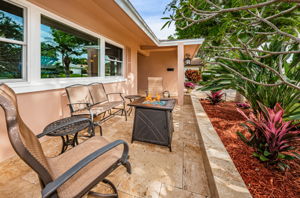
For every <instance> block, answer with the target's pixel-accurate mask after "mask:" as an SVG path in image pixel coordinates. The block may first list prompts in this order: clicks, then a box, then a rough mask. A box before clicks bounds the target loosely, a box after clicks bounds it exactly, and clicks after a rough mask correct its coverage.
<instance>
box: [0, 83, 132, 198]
mask: <svg viewBox="0 0 300 198" xmlns="http://www.w3.org/2000/svg"><path fill="white" fill-rule="evenodd" d="M0 106H1V107H2V108H3V109H4V112H5V117H6V123H7V129H8V136H9V139H10V142H11V144H12V146H13V148H14V150H15V151H16V153H17V154H18V155H19V156H20V158H21V159H22V160H23V161H24V162H25V163H26V164H28V165H29V166H30V167H31V168H32V169H33V170H34V171H35V172H36V173H37V174H38V177H39V180H40V184H41V187H42V197H70V198H71V197H82V196H83V195H85V194H87V193H92V194H93V195H96V196H99V197H108V195H103V194H100V193H95V192H90V190H91V189H92V188H93V187H94V186H95V185H96V184H98V183H99V182H101V181H102V182H104V183H107V184H109V185H110V186H111V187H112V189H113V190H114V194H111V195H109V197H118V193H117V190H116V188H115V186H114V185H113V184H112V183H111V182H110V181H109V180H107V179H105V177H106V176H107V175H109V174H110V173H111V172H112V171H114V170H115V169H116V168H117V167H118V166H120V165H124V166H125V167H126V168H127V172H128V173H131V166H130V163H129V162H128V145H127V143H126V142H124V141H122V140H117V141H114V142H112V143H110V142H108V141H107V140H106V139H105V138H103V137H101V136H94V137H92V138H90V139H88V140H87V141H85V142H83V143H82V144H79V145H78V146H76V147H75V148H73V149H71V150H69V151H67V152H65V153H63V154H61V155H59V156H57V157H54V158H48V157H46V156H45V155H44V153H43V150H42V147H41V144H40V142H39V140H38V139H37V137H36V136H35V135H34V134H33V132H32V131H31V130H30V129H29V128H28V127H27V125H26V124H25V123H24V122H23V120H22V118H21V117H20V115H19V112H18V105H17V99H16V95H15V93H14V91H13V90H12V89H10V88H9V87H8V86H6V85H5V84H0ZM119 145H123V146H124V147H123V149H122V148H120V146H119Z"/></svg>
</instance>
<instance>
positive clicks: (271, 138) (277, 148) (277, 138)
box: [237, 103, 300, 170]
mask: <svg viewBox="0 0 300 198" xmlns="http://www.w3.org/2000/svg"><path fill="white" fill-rule="evenodd" d="M261 106H262V109H263V111H262V112H260V113H257V114H256V115H254V113H250V114H249V116H247V115H246V114H245V113H244V112H243V111H242V110H240V109H237V110H238V111H239V112H240V113H241V114H242V115H243V116H244V117H245V118H246V119H247V123H248V124H243V126H244V127H245V128H246V129H247V131H248V132H249V133H250V134H251V136H250V137H249V138H246V137H245V136H244V135H243V134H242V133H241V132H237V134H238V136H239V137H240V138H241V140H243V141H244V142H245V143H246V144H247V145H249V146H251V147H253V148H254V153H253V156H254V157H256V158H258V159H259V160H261V161H262V162H266V163H267V164H276V165H278V167H279V168H280V169H281V170H285V169H287V168H290V167H289V166H288V165H287V164H286V163H285V161H286V160H292V159H295V158H298V159H300V155H299V153H296V152H293V151H295V149H296V148H295V147H293V146H291V143H292V142H295V141H299V139H300V136H299V135H300V130H299V128H298V127H299V125H297V124H293V123H292V121H284V120H283V115H284V110H283V109H282V107H281V106H280V104H278V103H277V104H276V105H275V107H274V108H272V109H271V108H267V107H265V106H263V105H261Z"/></svg>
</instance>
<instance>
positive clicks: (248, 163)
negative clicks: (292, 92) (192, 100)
mask: <svg viewBox="0 0 300 198" xmlns="http://www.w3.org/2000/svg"><path fill="white" fill-rule="evenodd" d="M201 104H202V106H203V108H204V109H205V111H206V113H207V115H208V117H209V118H210V120H211V122H212V124H213V126H214V128H215V130H216V131H217V133H218V135H219V136H220V138H221V140H222V142H223V144H224V145H225V147H226V149H227V151H228V153H229V155H230V157H231V158H232V160H233V162H234V164H235V166H236V168H237V169H238V171H239V173H240V175H241V176H242V178H243V180H244V182H245V184H246V186H247V187H248V189H249V191H250V192H251V194H252V196H253V197H254V198H266V197H276V198H279V197H285V198H295V197H300V165H299V161H298V163H297V161H291V162H288V164H289V165H290V167H291V169H290V170H288V171H286V172H282V171H279V170H278V169H276V167H266V166H265V165H264V164H263V163H261V162H260V161H258V160H257V159H256V158H254V157H252V152H253V149H252V148H251V147H248V146H247V145H245V144H244V143H243V142H242V141H241V140H240V139H239V138H238V136H237V135H236V132H237V131H241V132H243V133H245V130H244V128H243V127H241V126H240V124H241V123H243V122H245V119H244V118H243V117H242V116H241V115H240V114H239V113H238V112H237V110H236V104H235V103H234V102H222V103H219V104H217V105H211V104H210V103H209V101H207V100H203V101H201ZM244 112H245V113H246V114H248V113H249V112H250V110H244Z"/></svg>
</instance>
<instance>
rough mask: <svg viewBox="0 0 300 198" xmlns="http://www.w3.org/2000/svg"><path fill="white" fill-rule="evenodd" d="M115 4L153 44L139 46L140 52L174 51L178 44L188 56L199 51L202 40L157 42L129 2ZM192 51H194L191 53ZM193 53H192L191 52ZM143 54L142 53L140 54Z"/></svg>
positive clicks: (120, 1)
mask: <svg viewBox="0 0 300 198" xmlns="http://www.w3.org/2000/svg"><path fill="white" fill-rule="evenodd" d="M114 1H115V2H116V4H118V5H119V6H120V8H121V9H123V11H124V12H125V13H126V14H127V15H128V16H129V17H130V18H131V19H132V21H134V22H135V24H136V25H137V26H138V27H139V28H140V29H141V30H142V31H143V32H144V33H145V34H146V35H147V36H148V38H149V39H151V41H152V42H153V44H152V45H141V46H140V50H142V51H143V50H147V51H168V50H175V49H176V48H177V46H178V45H179V44H183V45H184V46H192V47H185V50H188V51H189V54H191V55H193V56H194V55H195V53H196V51H195V48H196V50H198V49H199V46H200V45H201V44H202V43H203V41H204V39H202V38H199V39H182V40H159V39H158V38H157V37H156V35H155V34H154V33H153V31H152V30H151V28H150V27H149V26H148V25H147V23H146V22H145V21H144V19H143V18H142V17H141V16H140V15H139V13H138V12H137V10H136V9H135V8H134V7H133V5H132V4H131V3H130V1H129V0H114ZM193 49H194V51H193ZM191 50H192V51H193V52H192V51H191ZM141 53H143V52H141Z"/></svg>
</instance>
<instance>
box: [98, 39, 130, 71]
mask: <svg viewBox="0 0 300 198" xmlns="http://www.w3.org/2000/svg"><path fill="white" fill-rule="evenodd" d="M105 43H108V44H111V45H114V46H116V47H119V48H121V49H122V61H119V60H113V61H115V62H119V63H121V67H122V74H121V76H124V75H125V69H124V60H125V58H124V57H125V47H124V46H123V45H120V44H118V43H116V42H114V41H112V40H108V39H106V40H105V42H104V53H105ZM109 60H110V59H109ZM103 75H104V77H105V54H104V73H103ZM106 77H110V76H106ZM112 77H118V76H112Z"/></svg>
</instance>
